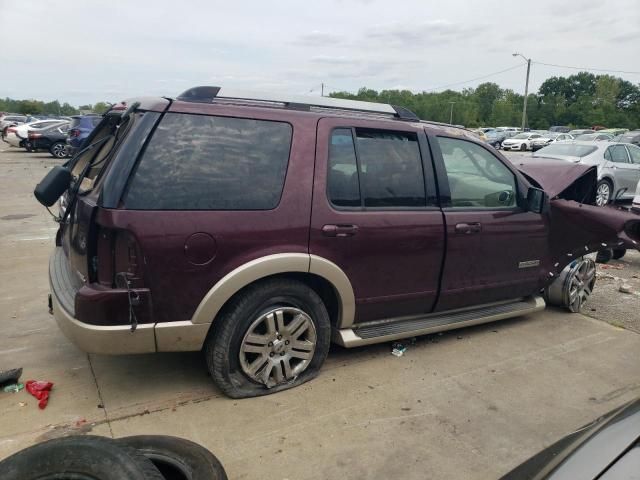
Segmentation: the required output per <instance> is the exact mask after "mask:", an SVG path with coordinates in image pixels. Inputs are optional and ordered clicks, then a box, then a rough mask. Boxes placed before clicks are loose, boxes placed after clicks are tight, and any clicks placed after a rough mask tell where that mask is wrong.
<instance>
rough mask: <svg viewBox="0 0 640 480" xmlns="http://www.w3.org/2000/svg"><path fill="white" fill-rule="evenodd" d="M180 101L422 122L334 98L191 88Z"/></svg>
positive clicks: (399, 111) (398, 110)
mask: <svg viewBox="0 0 640 480" xmlns="http://www.w3.org/2000/svg"><path fill="white" fill-rule="evenodd" d="M177 98H178V100H182V101H185V102H199V103H211V102H213V101H214V100H215V99H229V100H248V101H257V102H265V103H272V104H281V105H283V106H284V107H285V108H291V109H294V110H311V108H313V107H316V108H321V109H334V110H342V111H348V112H363V113H372V114H377V115H391V116H392V117H393V118H396V119H398V120H406V121H411V122H419V121H420V118H419V117H418V116H417V115H416V114H415V113H413V112H412V111H411V110H409V109H407V108H404V107H399V106H396V105H389V104H386V103H374V102H362V101H359V100H345V99H342V98H332V97H308V96H303V95H297V96H296V95H288V94H281V93H257V92H247V91H240V90H233V89H229V88H224V89H223V88H222V87H213V86H199V87H193V88H189V89H188V90H185V91H184V92H182V93H181V94H180V95H178V97H177Z"/></svg>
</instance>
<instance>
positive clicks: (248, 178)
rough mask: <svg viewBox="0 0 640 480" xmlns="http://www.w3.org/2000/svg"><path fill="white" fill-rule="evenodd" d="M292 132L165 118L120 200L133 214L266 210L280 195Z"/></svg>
mask: <svg viewBox="0 0 640 480" xmlns="http://www.w3.org/2000/svg"><path fill="white" fill-rule="evenodd" d="M291 136H292V127H291V125H289V124H288V123H283V122H274V121H264V120H253V119H245V118H230V117H216V116H206V115H188V114H181V113H168V114H166V115H165V116H164V118H163V120H162V121H161V123H160V125H159V126H158V128H157V129H156V131H155V133H154V134H153V137H152V138H151V140H150V142H149V145H148V147H147V149H146V151H145V153H144V154H143V156H142V158H141V159H140V161H139V163H138V166H137V168H136V171H135V173H134V174H133V178H132V180H131V182H130V185H129V188H128V191H127V193H126V196H125V200H124V204H125V208H128V209H133V210H270V209H273V208H275V207H276V206H277V205H278V203H279V201H280V196H281V194H282V189H283V186H284V180H285V175H286V171H287V165H288V162H289V152H290V148H291Z"/></svg>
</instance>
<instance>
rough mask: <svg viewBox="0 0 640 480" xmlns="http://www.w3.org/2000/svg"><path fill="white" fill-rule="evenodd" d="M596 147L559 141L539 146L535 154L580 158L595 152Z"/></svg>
mask: <svg viewBox="0 0 640 480" xmlns="http://www.w3.org/2000/svg"><path fill="white" fill-rule="evenodd" d="M597 149H598V147H596V146H591V145H576V144H573V143H562V142H560V143H554V144H553V145H549V146H548V147H544V148H541V149H540V150H538V151H537V152H536V153H535V156H539V157H544V156H545V155H562V156H567V157H580V158H582V157H586V156H587V155H589V154H590V153H593V152H595V151H596V150H597Z"/></svg>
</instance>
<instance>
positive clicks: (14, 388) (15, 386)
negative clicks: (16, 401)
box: [2, 383, 24, 393]
mask: <svg viewBox="0 0 640 480" xmlns="http://www.w3.org/2000/svg"><path fill="white" fill-rule="evenodd" d="M23 388H24V384H22V383H11V384H9V385H7V386H5V387H4V388H3V389H2V390H4V391H5V392H7V393H18V392H19V391H20V390H22V389H23Z"/></svg>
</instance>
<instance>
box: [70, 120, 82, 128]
mask: <svg viewBox="0 0 640 480" xmlns="http://www.w3.org/2000/svg"><path fill="white" fill-rule="evenodd" d="M78 125H80V119H79V118H76V117H73V118H72V119H71V125H70V128H76V127H77V126H78Z"/></svg>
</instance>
